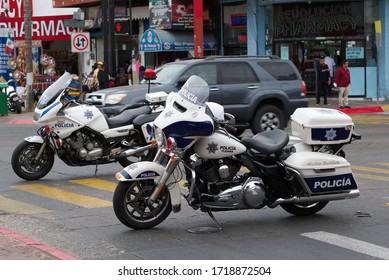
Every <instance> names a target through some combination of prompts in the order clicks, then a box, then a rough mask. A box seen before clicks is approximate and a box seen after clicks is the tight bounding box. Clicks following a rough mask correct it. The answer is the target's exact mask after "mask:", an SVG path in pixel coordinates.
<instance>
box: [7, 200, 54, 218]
mask: <svg viewBox="0 0 389 280" xmlns="http://www.w3.org/2000/svg"><path fill="white" fill-rule="evenodd" d="M0 210H2V211H4V212H8V213H14V214H29V215H34V214H42V213H49V212H51V211H50V210H49V209H46V208H41V207H38V206H35V205H32V204H28V203H25V202H21V201H17V200H13V199H10V198H7V197H4V196H0Z"/></svg>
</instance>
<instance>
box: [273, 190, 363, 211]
mask: <svg viewBox="0 0 389 280" xmlns="http://www.w3.org/2000/svg"><path fill="white" fill-rule="evenodd" d="M358 196H359V190H352V191H350V192H347V193H335V194H322V195H314V196H309V197H297V196H294V197H292V198H287V199H283V198H279V199H277V200H276V201H275V202H273V203H272V204H270V205H268V207H270V208H275V207H277V206H278V205H280V204H284V203H296V204H309V203H316V202H322V201H331V200H341V199H348V198H356V197H358Z"/></svg>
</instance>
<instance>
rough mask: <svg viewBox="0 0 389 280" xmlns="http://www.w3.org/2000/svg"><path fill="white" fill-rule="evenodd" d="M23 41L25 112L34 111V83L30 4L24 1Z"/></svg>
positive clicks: (27, 0) (28, 0) (28, 1)
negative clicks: (25, 91)
mask: <svg viewBox="0 0 389 280" xmlns="http://www.w3.org/2000/svg"><path fill="white" fill-rule="evenodd" d="M24 40H25V45H26V77H27V84H26V86H27V100H26V111H28V112H32V111H34V106H33V104H34V95H33V92H32V84H33V82H34V73H33V67H32V34H31V2H30V0H24Z"/></svg>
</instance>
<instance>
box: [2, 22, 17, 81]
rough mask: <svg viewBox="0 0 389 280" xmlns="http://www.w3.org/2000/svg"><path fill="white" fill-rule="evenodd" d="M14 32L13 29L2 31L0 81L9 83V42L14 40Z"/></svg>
mask: <svg viewBox="0 0 389 280" xmlns="http://www.w3.org/2000/svg"><path fill="white" fill-rule="evenodd" d="M13 34H14V30H13V29H0V80H3V81H4V80H5V81H8V79H9V73H10V71H9V68H8V59H9V52H7V45H8V44H7V41H9V40H10V39H9V37H11V40H12V41H13V40H14V35H13Z"/></svg>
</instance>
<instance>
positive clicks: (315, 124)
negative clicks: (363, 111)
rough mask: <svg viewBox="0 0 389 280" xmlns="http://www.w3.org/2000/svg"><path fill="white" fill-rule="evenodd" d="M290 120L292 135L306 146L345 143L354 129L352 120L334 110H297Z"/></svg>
mask: <svg viewBox="0 0 389 280" xmlns="http://www.w3.org/2000/svg"><path fill="white" fill-rule="evenodd" d="M290 118H291V128H292V135H294V136H296V137H299V138H300V139H301V140H302V141H303V142H304V143H306V144H308V145H323V144H341V143H347V142H349V141H350V138H351V133H352V130H353V127H354V123H353V122H352V119H351V118H350V117H349V116H348V115H347V114H345V113H343V112H341V111H339V110H336V109H328V108H298V109H296V110H295V111H294V113H293V115H292V116H291V117H290Z"/></svg>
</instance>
